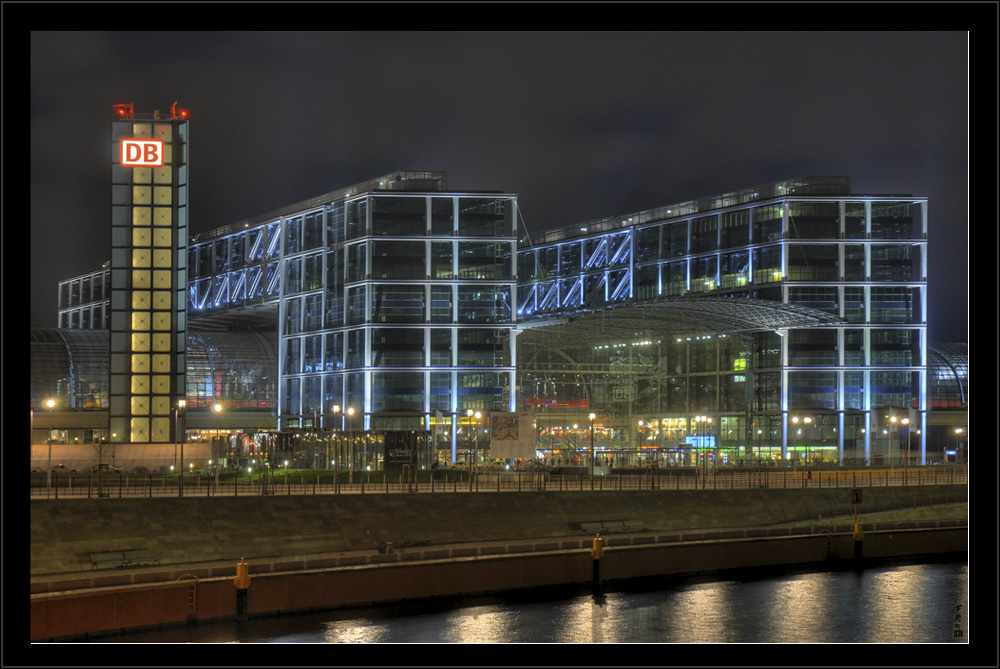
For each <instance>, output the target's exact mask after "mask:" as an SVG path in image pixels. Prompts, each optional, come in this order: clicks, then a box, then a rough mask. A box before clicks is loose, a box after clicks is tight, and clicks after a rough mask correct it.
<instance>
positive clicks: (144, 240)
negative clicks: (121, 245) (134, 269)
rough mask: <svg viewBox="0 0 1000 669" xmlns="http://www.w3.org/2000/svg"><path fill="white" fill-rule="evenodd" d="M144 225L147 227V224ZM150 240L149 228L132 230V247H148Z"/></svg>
mask: <svg viewBox="0 0 1000 669" xmlns="http://www.w3.org/2000/svg"><path fill="white" fill-rule="evenodd" d="M146 225H149V223H146ZM151 240H152V235H151V234H150V228H143V227H135V228H132V246H149V243H150V241H151ZM133 266H134V265H133Z"/></svg>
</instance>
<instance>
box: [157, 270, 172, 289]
mask: <svg viewBox="0 0 1000 669" xmlns="http://www.w3.org/2000/svg"><path fill="white" fill-rule="evenodd" d="M153 288H170V272H169V271H168V270H160V269H158V270H156V271H154V272H153Z"/></svg>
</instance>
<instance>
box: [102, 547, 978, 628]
mask: <svg viewBox="0 0 1000 669" xmlns="http://www.w3.org/2000/svg"><path fill="white" fill-rule="evenodd" d="M93 641H95V642H103V643H115V642H125V643H150V642H159V643H170V642H180V643H183V642H196V643H197V642H200V643H233V642H237V643H281V644H303V643H308V644H327V643H330V644H338V643H339V644H343V643H359V644H363V643H378V644H428V643H434V644H460V643H491V644H497V643H501V644H590V643H596V644H615V643H663V644H698V643H737V644H738V643H834V644H859V643H860V644H864V643H898V644H948V643H968V641H969V568H968V564H967V563H965V562H961V563H959V562H941V563H929V564H892V565H882V566H876V567H870V568H867V569H864V570H860V571H827V572H807V571H802V572H782V573H773V574H770V575H765V574H762V573H761V572H755V573H753V574H748V575H745V576H740V577H722V578H719V580H708V579H700V580H696V579H683V580H679V579H673V580H662V581H655V582H650V581H645V582H643V583H630V584H629V585H628V587H627V588H622V587H620V586H616V587H615V589H614V590H610V589H609V590H605V591H604V592H602V593H598V594H595V593H592V592H590V591H589V590H588V591H581V590H576V591H568V590H562V591H545V592H541V591H536V592H532V593H527V594H524V593H519V594H517V595H515V596H511V597H503V598H489V599H463V600H450V601H443V600H442V601H437V600H435V601H423V602H416V603H411V604H408V605H405V606H393V607H380V608H365V609H351V610H339V611H326V612H320V613H316V612H312V613H308V614H294V615H284V616H280V617H273V618H254V619H251V620H250V621H249V622H247V623H245V624H244V625H242V626H238V625H237V624H236V623H235V622H227V623H214V624H204V623H203V624H200V625H196V626H191V627H186V628H172V629H166V630H158V631H152V632H144V633H132V634H122V635H117V636H114V637H104V638H98V639H93Z"/></svg>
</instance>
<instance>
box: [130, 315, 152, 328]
mask: <svg viewBox="0 0 1000 669" xmlns="http://www.w3.org/2000/svg"><path fill="white" fill-rule="evenodd" d="M132 329H133V330H140V331H145V330H149V312H148V311H134V312H132Z"/></svg>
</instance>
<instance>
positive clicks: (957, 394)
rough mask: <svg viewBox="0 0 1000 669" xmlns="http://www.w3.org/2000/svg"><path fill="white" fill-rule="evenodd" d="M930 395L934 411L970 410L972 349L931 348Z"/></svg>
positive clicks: (943, 346) (934, 345) (928, 364)
mask: <svg viewBox="0 0 1000 669" xmlns="http://www.w3.org/2000/svg"><path fill="white" fill-rule="evenodd" d="M927 394H928V404H929V407H930V408H931V409H966V410H968V408H969V345H968V344H961V343H959V344H928V345H927Z"/></svg>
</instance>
